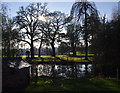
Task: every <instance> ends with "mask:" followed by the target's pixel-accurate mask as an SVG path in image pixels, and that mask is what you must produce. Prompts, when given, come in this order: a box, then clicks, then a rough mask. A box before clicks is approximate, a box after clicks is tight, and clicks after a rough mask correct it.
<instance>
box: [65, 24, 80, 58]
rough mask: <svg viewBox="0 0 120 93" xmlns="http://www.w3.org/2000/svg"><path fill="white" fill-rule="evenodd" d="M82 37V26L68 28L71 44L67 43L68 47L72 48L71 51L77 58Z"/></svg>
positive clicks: (69, 26)
mask: <svg viewBox="0 0 120 93" xmlns="http://www.w3.org/2000/svg"><path fill="white" fill-rule="evenodd" d="M80 37H81V27H80V24H75V23H72V24H69V25H68V26H67V36H66V38H67V40H69V42H68V43H67V44H68V46H69V47H70V48H71V51H72V52H73V56H76V49H77V48H78V46H79V45H80Z"/></svg>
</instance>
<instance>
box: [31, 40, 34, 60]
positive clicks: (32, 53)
mask: <svg viewBox="0 0 120 93" xmlns="http://www.w3.org/2000/svg"><path fill="white" fill-rule="evenodd" d="M30 51H31V58H34V47H33V40H31V50H30Z"/></svg>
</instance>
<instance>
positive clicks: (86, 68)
mask: <svg viewBox="0 0 120 93" xmlns="http://www.w3.org/2000/svg"><path fill="white" fill-rule="evenodd" d="M91 72H92V64H88V65H85V64H72V65H56V64H39V65H32V67H31V76H49V77H84V76H85V75H90V74H91Z"/></svg>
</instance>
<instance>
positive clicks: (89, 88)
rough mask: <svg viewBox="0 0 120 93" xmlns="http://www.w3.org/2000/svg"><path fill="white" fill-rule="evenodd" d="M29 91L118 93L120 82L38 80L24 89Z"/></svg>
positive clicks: (110, 80)
mask: <svg viewBox="0 0 120 93" xmlns="http://www.w3.org/2000/svg"><path fill="white" fill-rule="evenodd" d="M28 91H31V92H34V91H80V92H83V93H85V92H100V91H101V92H105V91H106V92H107V91H109V92H110V91H114V92H119V93H120V81H116V80H115V79H102V78H79V79H72V78H64V79H60V78H59V79H54V80H52V79H50V78H48V77H46V78H40V77H39V78H38V81H37V82H36V83H35V82H34V79H32V80H31V82H30V85H29V86H28V87H27V88H26V92H28Z"/></svg>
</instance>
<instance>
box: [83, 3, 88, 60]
mask: <svg viewBox="0 0 120 93" xmlns="http://www.w3.org/2000/svg"><path fill="white" fill-rule="evenodd" d="M84 8H85V60H88V41H87V37H88V33H87V14H86V12H87V9H86V3H85V5H84Z"/></svg>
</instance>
